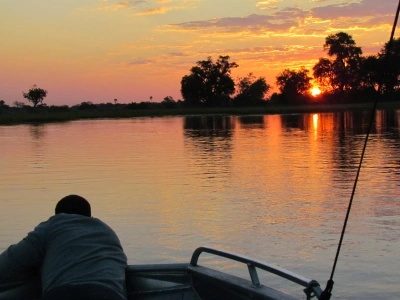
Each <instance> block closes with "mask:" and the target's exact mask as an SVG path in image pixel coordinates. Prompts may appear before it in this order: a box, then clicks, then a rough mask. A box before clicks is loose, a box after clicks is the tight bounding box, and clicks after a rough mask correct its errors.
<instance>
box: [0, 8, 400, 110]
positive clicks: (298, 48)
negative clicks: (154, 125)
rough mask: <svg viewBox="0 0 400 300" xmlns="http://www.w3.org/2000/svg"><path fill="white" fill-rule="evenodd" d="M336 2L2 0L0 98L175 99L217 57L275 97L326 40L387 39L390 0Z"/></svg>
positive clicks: (371, 45) (58, 101) (372, 45)
mask: <svg viewBox="0 0 400 300" xmlns="http://www.w3.org/2000/svg"><path fill="white" fill-rule="evenodd" d="M343 2H344V1H338V0H310V1H295V0H266V1H257V0H249V1H240V0H231V1H230V2H229V6H227V4H226V1H223V0H217V1H210V0H186V1H180V0H142V1H129V0H88V1H84V4H82V1H79V0H71V1H68V3H63V2H56V3H54V1H50V0H42V1H41V2H40V3H39V4H38V3H31V2H26V1H22V0H4V1H2V2H1V3H0V18H1V20H2V24H3V26H0V33H1V34H2V37H3V38H2V47H1V48H0V57H1V65H2V72H1V75H0V100H4V101H5V103H6V104H7V105H10V106H11V105H12V104H13V102H15V101H18V102H24V103H25V104H27V105H28V104H29V103H28V102H27V101H26V99H24V98H23V96H22V92H23V91H24V92H26V91H28V90H29V89H30V88H31V87H32V86H33V85H34V84H36V85H37V86H38V87H41V88H43V89H46V90H47V91H48V96H47V97H46V99H45V101H44V102H45V103H46V104H47V105H68V106H74V105H77V104H80V103H82V102H88V101H91V102H93V103H96V104H100V103H108V102H110V103H113V101H114V99H118V103H120V104H127V103H132V102H137V103H140V102H147V101H149V102H150V96H152V101H153V102H161V101H162V100H163V99H164V97H166V96H171V97H173V99H174V100H179V99H182V96H181V94H180V81H181V79H182V77H183V76H185V75H187V74H189V70H190V68H191V67H192V66H194V65H195V64H196V62H197V61H199V60H205V59H207V57H208V56H211V57H212V58H213V59H214V60H215V59H217V58H218V56H219V55H229V56H230V60H231V61H234V62H236V63H237V64H238V65H239V68H237V69H235V70H234V71H233V72H232V77H233V79H235V80H236V79H237V77H239V76H240V77H243V76H245V75H247V74H248V73H249V72H252V73H253V74H254V75H255V76H256V77H260V76H263V77H265V78H266V81H267V83H268V84H270V85H272V86H273V90H272V92H275V91H277V89H276V84H275V77H276V75H277V74H278V73H280V72H282V71H283V70H284V69H286V68H289V69H298V68H300V67H301V66H305V67H306V68H307V69H310V70H311V68H312V66H313V65H314V64H315V63H316V62H317V61H318V59H319V58H320V57H327V55H326V53H325V52H324V51H323V47H322V45H323V44H324V42H325V38H326V37H327V36H328V35H329V34H334V33H337V32H339V31H344V32H347V33H349V34H350V35H352V37H353V39H354V40H355V41H356V43H357V46H360V47H361V48H362V50H363V55H364V56H366V55H370V54H376V53H378V52H379V51H380V50H381V48H382V47H383V45H384V43H386V42H387V41H388V40H389V35H390V30H391V26H392V23H393V19H394V14H395V10H396V7H397V1H395V0H387V1H381V2H376V1H375V0H354V1H345V3H343ZM395 36H398V34H396V35H395ZM272 92H270V94H271V93H272Z"/></svg>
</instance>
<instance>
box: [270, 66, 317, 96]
mask: <svg viewBox="0 0 400 300" xmlns="http://www.w3.org/2000/svg"><path fill="white" fill-rule="evenodd" d="M308 73H309V71H308V70H307V69H305V68H304V67H301V68H300V70H298V71H295V70H289V69H285V70H284V71H283V72H282V73H280V74H279V75H278V76H277V77H276V84H277V85H278V87H279V90H280V91H281V93H282V95H283V96H284V97H280V100H281V101H283V102H285V101H284V99H286V102H287V103H298V102H301V99H304V97H302V96H307V95H308V94H309V91H310V88H311V83H310V81H311V79H312V78H311V77H309V76H308ZM275 99H278V98H275Z"/></svg>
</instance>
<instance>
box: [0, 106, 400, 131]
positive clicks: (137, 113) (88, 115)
mask: <svg viewBox="0 0 400 300" xmlns="http://www.w3.org/2000/svg"><path fill="white" fill-rule="evenodd" d="M372 108H373V103H372V102H364V103H345V104H343V103H341V104H326V103H323V104H309V105H304V104H303V105H278V104H266V105H264V106H255V107H192V108H190V107H175V108H160V107H158V106H156V107H154V108H152V107H151V106H150V107H147V108H143V109H126V108H125V105H123V104H117V105H112V106H111V107H107V109H98V108H97V109H86V110H79V109H70V108H68V107H66V108H65V109H61V110H52V109H51V108H40V107H37V108H32V107H28V109H26V108H25V109H10V108H9V109H3V110H2V109H0V125H18V124H40V123H56V122H67V121H75V120H95V119H128V118H138V117H169V116H203V115H267V114H303V113H329V112H340V111H354V110H359V111H367V112H368V111H372ZM377 109H378V110H382V109H383V110H397V109H400V102H398V101H394V102H378V105H377Z"/></svg>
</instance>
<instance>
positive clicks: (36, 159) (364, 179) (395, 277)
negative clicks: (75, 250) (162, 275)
mask: <svg viewBox="0 0 400 300" xmlns="http://www.w3.org/2000/svg"><path fill="white" fill-rule="evenodd" d="M367 123H368V113H360V112H359V113H335V114H314V115H313V114H305V115H270V116H246V117H238V116H224V117H221V116H209V117H173V118H172V117H171V118H141V119H130V120H97V121H76V122H68V123H62V124H46V125H18V126H2V127H0V205H1V210H0V233H1V234H0V251H3V250H4V249H5V248H6V247H7V246H8V245H10V244H12V243H16V242H18V241H19V240H20V239H21V238H23V237H24V236H25V234H26V233H27V232H28V231H30V230H31V229H32V228H33V227H34V226H35V225H37V224H38V223H39V222H41V221H43V220H46V219H47V218H48V217H49V216H50V215H52V214H53V212H54V206H55V204H56V202H57V201H58V200H59V199H60V198H61V197H63V196H65V195H67V194H71V193H76V194H81V195H82V196H84V197H86V198H87V199H88V200H89V201H90V202H91V203H92V210H93V214H94V215H95V216H97V217H99V218H101V219H103V220H104V221H105V222H107V223H108V224H109V225H110V226H111V227H113V228H114V229H115V231H116V232H117V234H118V235H119V236H120V239H121V241H122V244H123V247H124V249H125V251H126V253H127V255H128V257H129V263H131V264H142V263H169V262H188V261H189V259H190V256H191V254H192V252H193V250H194V249H195V248H196V247H198V246H202V245H208V246H214V247H218V248H221V249H226V250H230V251H233V252H237V253H240V254H244V255H247V256H251V257H254V258H256V259H260V260H264V261H267V262H269V263H272V264H275V265H279V266H281V267H284V268H287V269H290V270H292V271H295V272H297V273H300V274H302V275H303V276H306V277H309V278H314V279H316V280H318V281H319V282H320V283H321V285H322V286H323V287H325V284H326V281H327V280H328V278H329V275H330V272H331V267H332V264H333V259H334V255H335V251H336V246H337V243H338V240H339V235H340V231H341V227H342V224H343V220H344V216H345V211H346V208H347V204H348V200H349V197H350V194H351V188H352V186H353V182H354V178H355V174H356V167H357V165H358V162H359V157H360V153H361V149H362V144H363V141H364V138H365V133H366V128H367ZM399 124H400V111H397V112H379V113H378V114H377V118H376V124H375V126H374V129H373V133H372V134H371V139H370V141H369V144H368V148H367V153H366V157H365V161H364V164H363V169H362V172H361V176H360V180H359V183H358V188H357V192H356V195H355V200H354V204H353V210H352V213H351V216H350V220H349V224H348V229H347V232H346V236H345V239H344V244H343V246H342V252H341V254H340V258H339V262H338V265H337V268H336V273H335V277H334V280H335V286H334V289H333V293H334V297H333V299H350V298H352V299H400V285H399V284H398V282H399V278H400V262H399V249H400V218H399V216H400V202H399V195H400V151H399V149H400V132H399V128H400V126H399ZM200 263H204V264H210V263H213V264H215V265H217V266H218V267H219V268H220V269H222V270H225V271H228V272H231V273H232V274H236V275H241V276H244V277H247V268H246V266H244V265H240V264H233V265H231V264H228V263H227V262H226V261H224V260H222V261H221V260H216V259H215V258H213V257H212V256H207V255H204V256H201V258H200ZM260 275H261V276H260V277H262V279H263V281H264V283H267V284H274V285H275V286H277V287H279V288H280V289H282V290H285V291H287V292H289V293H292V294H294V295H295V296H298V297H300V298H304V296H303V293H302V289H301V288H296V287H293V286H284V285H282V282H280V281H278V280H276V279H275V278H269V277H267V276H266V275H264V274H262V273H261V274H260Z"/></svg>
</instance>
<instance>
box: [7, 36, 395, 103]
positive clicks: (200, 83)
mask: <svg viewBox="0 0 400 300" xmlns="http://www.w3.org/2000/svg"><path fill="white" fill-rule="evenodd" d="M323 50H324V51H325V52H326V53H327V55H328V57H323V58H319V60H318V62H317V63H316V64H315V65H314V66H313V68H312V72H311V71H310V70H308V69H306V68H305V67H300V69H298V70H293V69H285V70H283V71H282V72H281V73H279V74H278V75H277V76H276V82H275V83H276V86H277V87H278V89H279V93H273V94H272V95H271V96H270V97H267V94H268V92H269V91H270V90H271V85H270V84H268V83H267V81H266V79H265V78H264V77H258V78H257V77H256V76H255V75H254V74H253V73H249V74H248V75H246V76H245V77H239V78H237V80H236V81H235V80H234V79H233V78H232V74H231V73H232V70H233V69H235V68H238V67H239V65H238V64H237V63H236V62H231V61H230V57H229V56H222V55H221V56H219V58H218V59H217V60H216V61H214V60H213V59H212V58H211V57H208V58H207V59H206V60H202V61H198V62H197V63H196V65H195V66H193V67H192V68H191V69H190V74H188V75H185V76H183V77H182V80H181V90H180V91H181V95H182V97H183V100H178V101H175V100H174V99H173V98H172V97H171V96H166V97H165V98H164V99H163V101H162V102H161V103H157V102H153V101H152V100H153V97H152V96H150V102H141V103H135V102H132V103H130V104H118V103H117V102H118V100H117V99H114V104H112V103H106V104H93V103H92V102H90V101H86V102H82V103H81V104H80V105H76V106H74V107H73V108H76V109H82V110H88V109H96V108H99V107H101V108H112V107H113V108H115V107H117V106H118V107H123V108H127V109H149V108H159V107H163V108H174V107H184V106H186V107H226V106H261V105H265V104H267V103H271V104H273V103H276V104H305V103H315V102H316V101H318V102H319V103H346V102H357V101H358V102H362V101H370V100H374V99H375V95H376V93H378V92H379V93H381V94H382V95H383V97H384V99H385V100H396V98H398V96H399V94H400V38H397V39H396V38H395V39H393V40H392V41H390V42H387V43H385V44H384V46H383V48H382V49H381V50H380V52H379V53H377V54H376V55H369V56H363V55H362V54H363V52H362V49H361V47H359V46H357V44H356V42H355V41H354V39H353V37H352V36H351V35H349V34H348V33H345V32H338V33H336V34H331V35H328V36H327V37H326V38H325V43H324V44H323ZM389 50H390V52H389ZM310 73H312V77H311V76H310ZM313 81H314V82H315V83H317V85H318V86H319V88H320V89H321V94H320V95H318V96H317V97H313V96H312V95H311V91H310V89H311V87H312V82H313ZM378 86H381V90H380V91H377V88H378ZM22 94H23V97H24V98H26V99H27V100H28V101H29V102H32V104H33V106H34V108H36V107H37V106H40V107H46V104H45V103H43V100H44V98H45V97H46V96H47V91H46V90H44V89H42V88H39V87H37V86H36V85H34V86H33V87H32V88H31V89H30V90H29V91H28V92H26V93H25V92H23V93H22ZM14 106H15V107H19V108H21V107H26V105H25V104H24V103H23V102H17V101H15V102H14ZM6 107H8V106H7V105H6V104H5V102H4V100H0V110H1V108H6ZM66 108H68V107H67V106H61V107H59V109H66Z"/></svg>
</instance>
